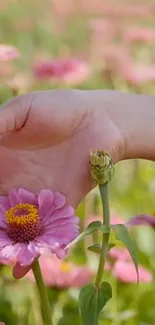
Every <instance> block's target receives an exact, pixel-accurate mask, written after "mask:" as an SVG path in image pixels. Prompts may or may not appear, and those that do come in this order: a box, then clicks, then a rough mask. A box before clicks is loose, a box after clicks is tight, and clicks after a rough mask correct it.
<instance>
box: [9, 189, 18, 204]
mask: <svg viewBox="0 0 155 325" xmlns="http://www.w3.org/2000/svg"><path fill="white" fill-rule="evenodd" d="M8 198H9V202H10V205H11V206H12V207H13V206H15V205H16V204H19V203H21V200H20V198H19V195H18V192H17V190H16V189H15V188H12V189H11V190H9V192H8Z"/></svg>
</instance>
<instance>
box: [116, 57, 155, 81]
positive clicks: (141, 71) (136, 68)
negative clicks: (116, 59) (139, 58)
mask: <svg viewBox="0 0 155 325" xmlns="http://www.w3.org/2000/svg"><path fill="white" fill-rule="evenodd" d="M121 72H122V75H123V77H124V78H125V79H126V80H127V81H128V82H129V83H130V84H133V85H137V86H140V85H142V84H144V83H148V82H153V81H155V65H153V64H152V65H151V64H150V65H140V64H139V65H138V64H135V63H134V62H133V63H130V65H129V66H128V67H126V69H125V66H124V69H122V71H121Z"/></svg>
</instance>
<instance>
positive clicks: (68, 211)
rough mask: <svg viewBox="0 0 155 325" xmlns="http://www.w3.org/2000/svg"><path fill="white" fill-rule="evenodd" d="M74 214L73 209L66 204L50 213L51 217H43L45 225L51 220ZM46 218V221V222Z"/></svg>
mask: <svg viewBox="0 0 155 325" xmlns="http://www.w3.org/2000/svg"><path fill="white" fill-rule="evenodd" d="M71 216H74V209H73V208H72V207H71V206H70V205H66V206H64V207H62V208H61V209H57V210H55V211H54V212H53V213H52V216H51V218H50V219H49V218H48V220H47V216H45V218H44V222H45V226H46V225H48V223H50V222H51V221H55V220H58V219H61V218H68V217H71ZM46 220H47V222H46Z"/></svg>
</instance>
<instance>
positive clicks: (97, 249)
mask: <svg viewBox="0 0 155 325" xmlns="http://www.w3.org/2000/svg"><path fill="white" fill-rule="evenodd" d="M87 249H88V250H89V251H90V252H93V253H96V254H100V253H101V245H100V244H94V245H92V246H89V247H88V248H87Z"/></svg>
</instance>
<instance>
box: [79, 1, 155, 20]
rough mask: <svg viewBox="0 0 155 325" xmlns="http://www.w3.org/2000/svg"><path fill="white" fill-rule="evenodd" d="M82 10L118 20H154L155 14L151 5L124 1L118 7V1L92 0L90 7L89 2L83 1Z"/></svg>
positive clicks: (154, 7)
mask: <svg viewBox="0 0 155 325" xmlns="http://www.w3.org/2000/svg"><path fill="white" fill-rule="evenodd" d="M80 5H81V10H83V11H85V12H86V13H92V14H93V15H94V14H99V15H101V14H102V15H104V16H106V17H107V16H108V17H117V18H119V19H120V18H122V19H126V18H128V17H129V18H132V17H134V18H135V17H136V18H137V17H138V18H151V17H152V18H153V17H154V12H155V6H154V5H151V4H141V3H140V4H136V3H134V5H133V4H132V3H129V2H126V3H124V2H123V1H122V2H121V5H118V2H117V0H115V1H100V0H90V1H89V5H88V2H87V1H83V0H82V1H81V2H80V4H79V7H80Z"/></svg>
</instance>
